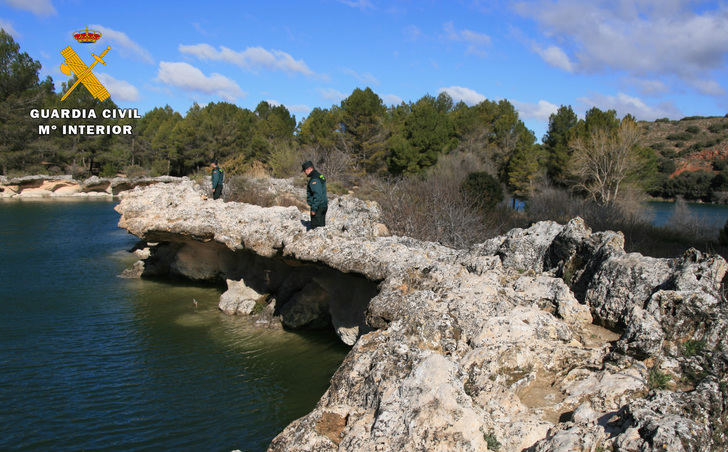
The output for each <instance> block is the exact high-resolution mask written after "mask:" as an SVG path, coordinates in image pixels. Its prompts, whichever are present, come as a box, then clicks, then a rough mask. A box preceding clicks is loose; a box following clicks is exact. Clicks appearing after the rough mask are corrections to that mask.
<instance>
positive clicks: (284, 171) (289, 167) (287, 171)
mask: <svg viewBox="0 0 728 452" xmlns="http://www.w3.org/2000/svg"><path fill="white" fill-rule="evenodd" d="M300 160H301V156H300V154H299V152H298V151H297V150H296V148H295V147H293V146H292V145H290V144H287V143H281V144H276V145H275V146H273V149H272V150H271V152H270V155H269V156H268V166H270V169H271V173H273V177H280V178H286V177H291V176H295V175H296V174H297V173H298V172H300V170H301V166H300V164H301V162H300Z"/></svg>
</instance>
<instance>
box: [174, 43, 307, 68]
mask: <svg viewBox="0 0 728 452" xmlns="http://www.w3.org/2000/svg"><path fill="white" fill-rule="evenodd" d="M179 51H180V52H182V53H186V54H188V55H192V56H195V57H197V58H199V59H201V60H212V61H225V62H227V63H231V64H234V65H236V66H239V67H241V68H243V69H247V70H250V71H256V70H258V69H268V70H276V71H282V72H291V73H300V74H303V75H314V73H313V71H312V70H311V69H309V67H308V66H307V65H306V63H305V62H304V61H303V60H296V59H295V58H293V57H292V56H291V55H290V54H288V53H286V52H284V51H282V50H266V49H264V48H262V47H248V48H246V49H245V50H243V51H240V52H238V51H235V50H232V49H229V48H227V47H224V46H220V49H219V50H217V49H215V48H214V47H213V46H211V45H209V44H195V45H182V44H180V46H179Z"/></svg>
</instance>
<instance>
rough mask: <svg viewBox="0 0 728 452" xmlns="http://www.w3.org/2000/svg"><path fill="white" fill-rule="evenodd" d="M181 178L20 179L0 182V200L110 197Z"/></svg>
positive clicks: (29, 177)
mask: <svg viewBox="0 0 728 452" xmlns="http://www.w3.org/2000/svg"><path fill="white" fill-rule="evenodd" d="M181 180H182V178H177V177H171V176H160V177H142V178H133V179H129V178H125V177H114V178H100V177H98V176H92V177H90V178H88V179H86V180H84V181H79V180H75V179H73V178H72V177H71V176H68V175H66V176H24V177H15V178H7V177H4V176H3V177H2V178H1V179H0V198H59V197H62V198H65V197H74V198H78V197H83V198H94V197H101V198H107V197H108V198H111V197H113V196H116V195H118V194H119V193H121V192H122V191H125V190H130V189H132V188H134V187H138V186H147V185H152V184H157V183H176V182H179V181H181Z"/></svg>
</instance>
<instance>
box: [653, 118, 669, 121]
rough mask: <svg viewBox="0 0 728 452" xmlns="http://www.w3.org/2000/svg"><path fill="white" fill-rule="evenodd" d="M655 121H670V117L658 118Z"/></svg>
mask: <svg viewBox="0 0 728 452" xmlns="http://www.w3.org/2000/svg"><path fill="white" fill-rule="evenodd" d="M655 122H670V118H657V119H655Z"/></svg>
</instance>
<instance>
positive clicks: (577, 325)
mask: <svg viewBox="0 0 728 452" xmlns="http://www.w3.org/2000/svg"><path fill="white" fill-rule="evenodd" d="M121 198H122V199H121V203H120V204H119V206H118V207H117V209H118V211H119V212H120V213H121V214H122V217H121V219H120V222H119V225H120V226H121V227H125V228H126V229H127V230H129V231H130V232H132V233H133V234H136V235H138V236H139V237H140V238H142V239H144V240H151V241H160V246H159V247H158V249H157V251H154V250H153V251H152V255H151V256H150V258H149V260H150V261H151V260H153V259H154V258H155V256H156V255H157V254H164V253H169V256H170V257H169V259H168V260H169V262H175V261H176V260H178V259H179V257H178V255H179V254H180V253H183V254H184V253H185V252H188V251H184V250H185V248H186V247H188V246H189V247H192V248H191V249H192V250H194V249H195V248H194V247H196V246H203V247H205V248H207V251H205V252H206V253H211V250H216V252H215V254H214V255H215V256H216V257H217V258H218V260H217V261H214V262H207V264H208V265H207V266H206V267H205V266H201V268H200V269H196V267H194V266H192V265H190V266H181V265H176V267H175V265H173V264H169V263H168V266H167V270H169V267H170V266H172V267H175V268H177V269H178V270H180V272H183V273H181V274H183V275H184V274H186V273H184V272H187V271H188V270H189V271H191V273H190V274H192V275H194V274H195V272H196V271H198V270H199V271H198V274H200V275H203V274H204V275H206V276H207V277H214V278H220V277H221V275H222V276H223V277H224V276H227V275H230V274H234V273H236V272H237V273H243V272H248V273H252V270H250V269H249V268H250V267H251V266H252V267H261V270H260V271H258V273H257V274H255V273H252V274H253V276H254V278H252V279H250V281H257V283H256V284H260V285H262V286H265V287H270V288H272V289H274V290H272V291H273V292H276V296H277V297H278V296H280V299H278V298H276V301H275V302H271V304H269V305H268V307H266V308H265V309H266V311H267V310H270V315H271V316H273V314H274V312H275V311H276V310H278V311H280V312H285V311H286V310H290V311H291V312H292V311H297V310H300V311H299V312H297V313H296V314H297V315H298V314H300V316H299V318H298V319H297V320H296V321H295V323H296V324H301V323H304V322H306V321H309V322H315V321H316V320H314V319H316V318H317V319H320V318H321V316H326V315H329V316H331V318H332V319H331V321H332V324H334V325H337V323H336V320H335V317H336V315H335V313H336V312H337V311H336V309H339V308H341V309H343V303H342V297H341V296H339V293H341V292H342V291H344V292H345V288H346V287H347V286H348V287H350V289H349V292H352V293H355V292H362V291H363V290H360V289H357V287H359V286H356V285H354V284H352V283H350V282H349V280H347V279H346V278H354V276H352V274H358V275H362V276H363V277H365V278H366V279H368V280H369V286H367V285H366V284H364V283H363V282H362V283H361V284H362V286H361V287H367V289H366V290H371V289H370V288H371V287H377V288H378V293H376V292H375V293H367V296H366V297H364V296H362V297H360V298H359V299H358V301H357V302H356V303H352V305H351V308H352V309H351V310H350V311H349V312H348V313H347V315H351V316H352V320H350V321H349V322H350V323H351V324H352V326H353V325H356V326H357V328H359V329H358V330H357V331H358V333H357V334H358V338H356V337H355V336H353V335H347V336H346V337H348V338H354V340H355V342H354V344H353V347H352V349H351V351H350V352H349V354H348V355H347V357H346V358H345V359H344V362H343V363H342V364H341V366H340V367H339V369H338V370H337V371H336V373H335V374H334V376H333V377H332V379H331V384H330V386H329V388H328V389H327V391H326V393H325V394H324V395H323V396H322V398H321V400H320V401H319V403H318V404H317V406H316V407H315V408H314V409H313V410H312V411H311V412H310V413H308V414H307V415H305V416H303V417H302V418H300V419H298V420H296V421H294V422H292V423H291V424H290V425H289V426H288V427H286V429H285V430H284V431H283V432H281V433H280V434H279V435H278V436H277V437H276V438H275V439H274V440H273V442H272V443H271V445H270V449H271V450H286V451H289V450H337V449H338V450H347V451H349V450H352V451H371V450H486V447H487V442H488V440H490V441H491V442H493V441H495V440H497V441H498V442H499V443H500V444H501V450H508V451H510V450H524V449H525V450H539V451H541V450H543V451H545V450H564V448H573V449H576V450H579V449H582V450H597V448H599V447H602V448H604V449H605V450H607V448H610V447H613V446H614V447H622V448H625V449H624V450H656V449H658V448H661V447H662V445H663V444H664V445H666V446H667V447H675V450H682V449H680V447H682V448H683V449H684V450H711V448H712V449H716V450H721V449H724V448H725V446H726V438H725V434H724V433H723V432H724V429H725V425H724V423H725V419H726V408H725V407H726V403H725V399H724V396H723V393H724V392H725V389H724V388H723V387H722V386H721V382H722V383H725V372H726V370H727V369H728V356H727V355H726V353H727V352H728V345H727V344H726V339H725V330H726V328H728V307H727V306H726V302H725V300H724V299H723V298H722V297H721V296H720V293H719V284H720V281H721V280H722V278H723V276H724V274H725V268H726V264H725V261H723V259H721V258H720V257H716V256H707V255H703V254H701V253H697V252H694V251H690V252H688V253H687V254H686V255H684V256H683V257H681V258H677V259H655V258H649V257H645V256H641V255H639V254H636V253H626V252H625V251H624V249H623V244H624V238H623V236H622V235H621V234H620V233H615V232H601V233H592V232H591V231H590V230H589V229H588V228H587V227H586V225H585V224H584V223H583V221H581V220H580V219H574V220H572V221H570V222H569V223H568V224H567V225H565V226H561V225H558V224H556V223H553V222H541V223H536V224H534V225H533V226H531V227H530V228H528V229H519V230H514V231H511V232H509V233H508V234H506V235H504V236H501V237H496V238H494V239H491V240H489V241H487V242H485V243H483V244H480V245H476V246H474V247H472V248H471V249H468V250H454V249H451V248H448V247H445V246H442V245H439V244H437V243H431V242H423V241H419V240H415V239H412V238H409V237H397V236H387V237H382V236H380V235H379V234H377V233H376V232H375V229H376V228H375V227H374V226H373V225H375V224H376V223H377V222H378V218H379V217H378V211H377V209H375V208H374V206H372V205H368V204H366V203H364V202H360V201H356V200H353V199H346V198H344V199H341V200H339V201H336V202H334V201H335V200H334V199H332V201H331V205H332V206H333V207H334V209H333V212H334V213H335V215H334V217H333V218H332V221H331V223H330V225H327V226H326V227H325V228H319V229H316V230H313V231H306V229H305V227H304V226H303V224H302V223H301V220H303V219H306V218H307V215H305V214H303V213H301V212H300V211H299V210H298V209H296V208H295V207H289V208H284V207H271V208H261V207H258V206H251V205H247V204H242V203H232V202H231V203H222V202H220V201H211V200H203V199H202V198H201V197H200V190H199V188H197V187H195V186H194V185H193V184H192V182H188V181H185V182H182V183H180V184H178V185H176V186H175V187H174V189H170V188H169V187H165V186H161V185H156V186H151V187H149V188H145V189H141V188H137V189H134V190H131V191H127V192H124V193H123V194H122V195H121ZM330 209H332V208H331V207H330ZM349 209H351V211H350V210H349ZM330 211H332V210H330ZM346 225H351V227H348V226H347V227H344V226H346ZM163 250H166V251H163ZM155 253H156V254H155ZM192 254H194V256H195V259H198V260H206V259H207V258H206V257H204V256H205V255H204V254H202V253H192ZM251 255H252V256H254V257H251ZM225 256H231V260H230V261H229V262H227V261H226V259H227V258H226V257H225ZM245 256H248V257H245ZM221 261H226V262H227V263H224V262H223V263H222V264H221V263H219V262H221ZM246 268H247V269H248V270H246ZM268 268H270V269H271V270H274V271H272V272H271V275H270V277H269V278H268V280H266V277H265V276H264V275H265V274H266V273H265V270H266V269H268ZM145 271H146V270H145ZM297 272H298V273H297ZM213 275H214V276H213ZM237 279H240V278H237ZM336 279H340V280H341V281H344V282H339V283H337V282H335V280H336ZM359 280H362V281H364V278H360V277H359ZM357 281H358V280H357ZM246 282H249V278H246ZM312 282H313V283H315V285H318V286H319V287H320V289H319V288H317V287H316V286H315V285H312V286H311V287H310V288H307V289H306V290H304V291H303V292H304V293H312V294H315V295H316V297H318V296H320V298H316V297H313V298H315V299H316V300H315V301H313V302H310V303H308V302H307V303H304V304H301V303H300V302H299V301H295V300H293V298H294V297H295V296H296V295H295V294H297V293H301V290H302V289H303V288H304V287H309V286H308V285H309V284H312ZM250 284H251V285H252V283H250ZM256 287H257V286H256ZM342 287H343V288H344V289H342ZM324 291H325V292H326V293H327V294H328V309H325V308H323V307H322V306H323V304H322V299H323V292H324ZM259 293H260V292H259ZM292 300H293V301H292ZM335 303H342V305H339V306H338V307H337V308H335V307H334V304H335ZM271 305H273V307H271ZM287 306H288V307H287ZM304 307H305V309H304ZM587 309H588V311H587ZM289 314H290V312H289ZM317 316H318V317H317ZM357 316H358V317H357ZM590 316H592V317H593V319H594V321H595V322H596V323H598V324H600V325H604V326H608V327H610V328H613V329H615V330H616V331H618V333H617V334H615V333H614V332H611V331H608V330H605V329H604V328H601V327H600V326H597V325H593V324H589V323H588V322H589V317H590ZM345 318H346V316H343V315H342V316H340V317H339V321H340V322H342V323H340V324H338V325H339V326H338V327H336V328H337V331H342V327H343V328H344V329H347V328H348V327H349V326H348V325H346V324H345V323H346V322H345V321H344V320H343V319H345ZM309 319H310V320H309ZM357 319H359V320H357ZM357 322H361V323H357ZM369 329H371V331H368V332H367V330H369ZM362 333H364V334H362ZM340 335H341V334H340ZM616 338H619V340H618V341H616V343H614V342H611V341H614V340H615V339H616ZM688 340H690V341H693V343H700V344H703V343H704V346H705V348H706V351H704V352H702V353H701V354H696V355H695V356H690V357H688V356H685V353H682V352H681V351H682V350H683V349H684V345H683V344H685V343H686V341H688ZM660 363H662V364H660ZM660 366H662V367H660ZM656 368H657V369H669V371H670V372H671V373H673V375H674V380H675V381H678V379H679V380H680V381H681V382H682V381H687V380H686V379H688V378H689V375H688V374H686V373H684V372H685V370H684V369H698V370H699V371H700V372H702V373H701V374H699V375H698V374H692V377H690V378H693V380H694V381H693V383H691V385H693V386H694V387H695V388H696V389H695V390H691V388H692V386H689V389H683V388H684V387H683V386H680V385H677V384H675V385H673V386H671V388H672V389H674V391H650V387H649V384H650V383H649V380H650V377H649V376H650V372H653V371H654V369H656ZM681 384H682V383H681ZM724 386H725V384H724ZM685 387H687V386H685ZM645 395H647V398H645ZM701 407H707V408H701ZM680 444H682V446H680Z"/></svg>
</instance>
